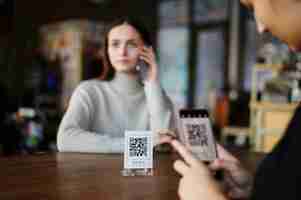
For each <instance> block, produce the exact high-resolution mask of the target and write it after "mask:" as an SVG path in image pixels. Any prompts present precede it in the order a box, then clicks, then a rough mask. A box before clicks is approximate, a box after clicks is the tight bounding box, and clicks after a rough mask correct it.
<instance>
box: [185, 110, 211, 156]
mask: <svg viewBox="0 0 301 200" xmlns="http://www.w3.org/2000/svg"><path fill="white" fill-rule="evenodd" d="M183 113H185V115H183ZM189 113H191V114H189ZM180 115H181V116H180V120H181V124H182V137H181V138H182V140H183V141H182V142H183V143H184V144H185V145H186V146H187V147H188V148H189V149H190V150H191V151H192V152H193V153H194V154H196V155H197V156H198V157H199V159H200V160H202V161H212V160H214V159H216V158H217V151H216V144H215V140H214V137H213V132H212V128H211V123H210V120H209V116H208V112H207V111H206V110H189V112H188V111H187V112H182V113H181V114H180Z"/></svg>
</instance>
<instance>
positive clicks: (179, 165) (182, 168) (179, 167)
mask: <svg viewBox="0 0 301 200" xmlns="http://www.w3.org/2000/svg"><path fill="white" fill-rule="evenodd" d="M173 168H174V169H175V170H176V171H177V172H178V173H179V174H181V175H182V176H184V175H185V174H186V173H187V172H188V171H189V170H190V169H189V166H188V165H187V164H186V163H185V162H183V161H182V160H176V161H175V162H174V164H173Z"/></svg>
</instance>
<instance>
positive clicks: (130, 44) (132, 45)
mask: <svg viewBox="0 0 301 200" xmlns="http://www.w3.org/2000/svg"><path fill="white" fill-rule="evenodd" d="M137 46H138V45H137V44H135V43H128V47H129V48H136V47H137Z"/></svg>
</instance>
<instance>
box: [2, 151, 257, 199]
mask: <svg viewBox="0 0 301 200" xmlns="http://www.w3.org/2000/svg"><path fill="white" fill-rule="evenodd" d="M248 155H249V154H248ZM240 156H242V154H240ZM175 157H176V156H175V155H174V154H172V155H171V154H156V155H155V159H154V163H155V175H154V176H150V177H123V176H121V174H120V170H121V169H122V166H123V156H122V155H118V154H110V155H105V154H79V153H56V154H55V153H53V154H49V153H47V154H37V155H21V156H13V157H2V158H0V180H1V181H0V199H1V200H11V199H22V200H27V199H28V200H35V199H38V200H40V199H41V200H49V199H55V200H60V199H72V200H77V199H88V200H95V199H101V200H110V199H114V200H115V199H116V200H142V199H143V200H155V199H156V200H160V199H162V200H163V199H164V200H165V199H166V200H167V199H168V200H171V199H178V197H177V187H178V181H179V176H178V175H177V174H176V173H175V172H174V170H172V163H173V160H174V158H175ZM261 158H262V156H259V157H258V155H252V156H247V157H245V159H244V163H247V164H248V166H249V167H250V169H251V171H254V166H256V164H257V162H258V160H260V159H261ZM248 162H249V163H248ZM250 163H252V164H251V165H250Z"/></svg>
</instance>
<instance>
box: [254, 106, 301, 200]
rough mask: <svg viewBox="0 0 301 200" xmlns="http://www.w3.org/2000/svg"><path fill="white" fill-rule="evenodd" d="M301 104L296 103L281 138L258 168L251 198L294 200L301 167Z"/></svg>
mask: <svg viewBox="0 0 301 200" xmlns="http://www.w3.org/2000/svg"><path fill="white" fill-rule="evenodd" d="M300 120H301V107H300V105H299V106H298V108H297V109H296V111H295V114H294V116H293V118H292V120H291V122H290V123H289V125H288V127H287V130H286V131H285V134H284V136H283V138H282V139H281V140H280V142H279V143H278V144H277V145H276V147H275V148H274V149H273V151H272V152H271V153H270V154H269V155H267V156H266V158H265V159H264V160H263V161H262V163H261V164H260V166H259V167H258V170H257V173H256V177H255V181H254V187H253V192H252V197H251V199H252V200H265V199H273V200H278V199H279V200H280V199H281V200H283V199H289V200H295V199H297V191H298V187H297V181H300V178H301V173H300V169H301V166H300V164H299V163H301V162H300V155H298V154H299V152H301V140H300V134H301V133H300V132H301V123H300V122H301V121H300Z"/></svg>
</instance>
